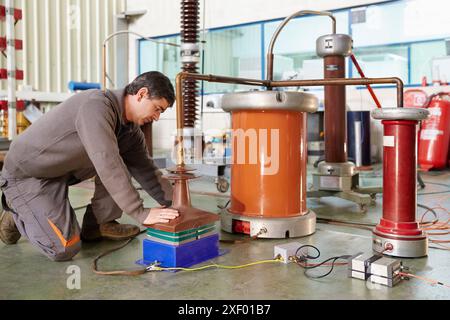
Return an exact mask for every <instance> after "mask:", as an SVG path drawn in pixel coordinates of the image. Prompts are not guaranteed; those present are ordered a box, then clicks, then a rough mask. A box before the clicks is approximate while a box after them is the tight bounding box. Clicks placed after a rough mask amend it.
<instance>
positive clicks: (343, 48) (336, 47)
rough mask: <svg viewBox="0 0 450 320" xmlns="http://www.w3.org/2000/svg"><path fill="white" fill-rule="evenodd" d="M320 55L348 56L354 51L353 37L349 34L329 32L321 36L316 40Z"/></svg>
mask: <svg viewBox="0 0 450 320" xmlns="http://www.w3.org/2000/svg"><path fill="white" fill-rule="evenodd" d="M316 50H317V55H318V56H319V57H327V56H344V57H348V56H349V55H351V54H352V51H353V39H352V37H350V36H349V35H347V34H329V35H325V36H322V37H320V38H319V39H317V42H316Z"/></svg>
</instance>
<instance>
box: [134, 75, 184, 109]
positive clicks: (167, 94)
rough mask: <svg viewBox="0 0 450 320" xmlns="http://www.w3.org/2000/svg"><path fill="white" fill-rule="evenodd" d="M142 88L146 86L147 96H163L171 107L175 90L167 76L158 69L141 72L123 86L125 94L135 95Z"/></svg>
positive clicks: (158, 97) (159, 97) (160, 97)
mask: <svg viewBox="0 0 450 320" xmlns="http://www.w3.org/2000/svg"><path fill="white" fill-rule="evenodd" d="M142 88H147V90H148V92H149V98H156V99H162V98H165V99H166V100H167V102H168V103H169V106H170V107H171V106H172V105H173V104H174V102H175V92H174V89H173V85H172V83H171V82H170V80H169V78H167V77H166V76H165V75H163V74H162V73H161V72H158V71H150V72H146V73H143V74H141V75H140V76H138V77H137V78H136V79H134V81H133V82H131V83H130V84H129V85H127V86H126V87H125V93H126V94H127V95H135V94H137V93H138V91H139V90H140V89H142Z"/></svg>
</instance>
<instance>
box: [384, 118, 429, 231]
mask: <svg viewBox="0 0 450 320" xmlns="http://www.w3.org/2000/svg"><path fill="white" fill-rule="evenodd" d="M382 123H383V125H384V160H383V161H384V162H383V175H384V179H383V218H382V219H381V222H380V224H379V225H378V226H377V227H376V230H375V233H376V231H380V232H382V233H384V234H392V235H395V236H417V235H421V234H422V231H421V230H420V229H419V225H418V223H417V222H416V211H417V193H416V185H417V157H416V154H417V147H416V146H417V124H418V121H415V120H385V121H383V122H382Z"/></svg>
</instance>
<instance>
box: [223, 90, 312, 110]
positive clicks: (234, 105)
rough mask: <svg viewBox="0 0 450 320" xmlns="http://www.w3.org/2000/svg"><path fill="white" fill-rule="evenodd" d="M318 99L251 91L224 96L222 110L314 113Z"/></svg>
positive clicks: (285, 93) (292, 94)
mask: <svg viewBox="0 0 450 320" xmlns="http://www.w3.org/2000/svg"><path fill="white" fill-rule="evenodd" d="M318 108H319V99H317V97H316V96H314V95H312V94H309V93H304V92H286V91H251V92H238V93H229V94H225V95H224V96H223V98H222V109H223V110H225V111H227V112H233V111H238V110H271V111H277V110H283V111H296V112H309V113H313V112H316V111H317V109H318Z"/></svg>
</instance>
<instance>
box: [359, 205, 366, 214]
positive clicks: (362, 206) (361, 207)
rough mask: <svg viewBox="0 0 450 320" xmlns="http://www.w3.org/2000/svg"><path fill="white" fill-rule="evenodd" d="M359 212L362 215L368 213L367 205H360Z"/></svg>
mask: <svg viewBox="0 0 450 320" xmlns="http://www.w3.org/2000/svg"><path fill="white" fill-rule="evenodd" d="M359 211H360V212H361V213H367V205H365V204H360V205H359Z"/></svg>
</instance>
